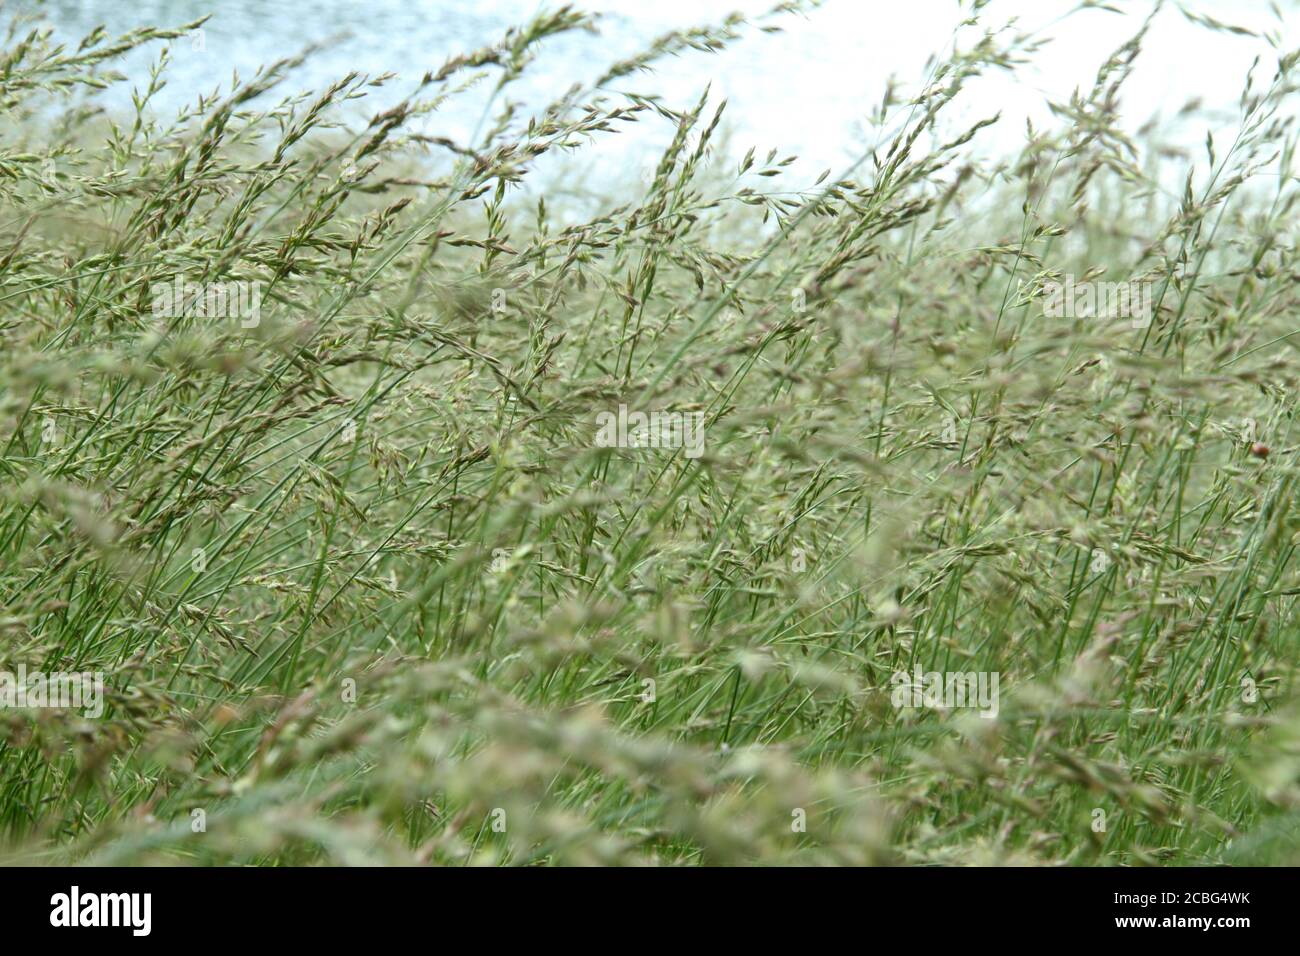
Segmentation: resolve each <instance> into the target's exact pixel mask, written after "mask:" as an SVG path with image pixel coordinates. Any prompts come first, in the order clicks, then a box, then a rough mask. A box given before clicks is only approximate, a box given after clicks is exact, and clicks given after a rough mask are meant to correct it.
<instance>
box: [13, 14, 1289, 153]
mask: <svg viewBox="0 0 1300 956" xmlns="http://www.w3.org/2000/svg"><path fill="white" fill-rule="evenodd" d="M552 6H554V4H552ZM579 6H581V7H583V8H585V9H588V10H593V11H597V12H600V13H601V14H602V16H601V18H600V32H599V34H598V35H592V34H587V33H576V34H568V35H564V36H561V37H557V38H554V39H552V40H551V41H549V42H548V43H547V44H546V46H545V47H544V49H543V52H542V54H541V55H540V56H539V58H538V59H537V61H536V63H535V64H533V66H532V67H530V69H529V71H528V74H527V76H529V77H530V79H529V80H528V81H527V82H526V83H524V84H521V85H520V86H519V88H518V89H517V90H516V91H515V92H514V93H513V94H512V96H513V97H514V98H517V99H522V100H523V101H524V102H526V103H527V104H529V105H533V106H537V105H541V104H543V103H545V102H547V101H549V100H550V99H551V98H554V97H556V96H558V95H559V94H561V93H562V92H563V91H564V90H565V89H567V87H568V86H569V85H570V84H571V83H573V82H574V81H575V80H588V81H589V80H592V79H594V78H595V77H597V76H598V75H600V73H602V72H603V70H604V69H605V68H606V67H607V66H608V65H609V64H611V63H613V62H614V61H616V60H619V59H623V58H626V57H628V56H631V55H633V54H634V53H637V52H639V51H640V50H642V49H644V48H645V46H646V45H647V44H648V43H649V42H650V41H651V40H652V39H653V38H654V37H655V36H658V35H660V34H661V33H663V32H665V31H667V30H669V29H673V28H681V27H686V26H692V25H697V24H704V23H709V22H717V21H719V20H720V19H721V18H722V17H723V16H725V15H726V14H727V13H728V12H730V11H732V10H739V11H741V12H743V13H745V14H746V15H748V16H751V17H754V18H757V17H759V16H760V15H761V14H762V13H763V12H764V11H766V10H767V9H768V8H769V7H770V6H771V3H770V0H762V2H754V0H656V2H653V3H651V2H647V0H592V2H586V3H580V4H579ZM1073 6H1074V4H1073V3H1071V2H1065V0H1060V2H1058V0H995V2H994V3H993V4H992V5H991V6H990V8H989V16H988V18H987V22H989V23H995V22H997V23H1000V22H1005V21H1006V20H1007V18H1009V17H1011V16H1013V15H1015V16H1019V17H1021V18H1022V23H1023V24H1025V25H1028V26H1031V27H1036V28H1038V27H1041V28H1043V29H1045V30H1046V35H1049V36H1054V37H1056V40H1055V42H1054V43H1053V44H1051V45H1049V46H1048V47H1047V48H1046V49H1045V50H1044V51H1043V52H1042V53H1040V54H1039V55H1038V56H1037V57H1036V58H1035V60H1034V61H1033V62H1031V63H1030V64H1028V66H1027V67H1026V68H1025V69H1024V70H1022V71H1021V72H1019V73H1018V74H1017V76H1016V77H1015V78H1014V79H1012V78H1010V77H1007V76H1000V75H990V76H988V77H984V78H981V79H980V80H979V81H977V83H976V84H975V86H974V87H973V88H972V91H971V93H970V94H969V95H967V96H964V97H963V99H962V100H959V101H958V103H956V104H954V106H955V107H956V109H955V111H954V114H953V117H952V122H953V126H954V128H955V127H956V126H957V125H959V124H960V123H961V122H970V121H973V120H974V119H977V118H981V117H984V116H988V115H991V114H992V113H994V112H997V111H999V110H1001V111H1002V112H1003V117H1004V118H1003V121H1002V122H1001V123H1000V124H999V125H998V126H997V127H995V128H993V129H991V130H988V131H985V132H984V133H982V134H981V138H980V140H979V142H982V143H983V144H984V146H985V148H986V150H989V151H994V152H996V151H999V150H1005V149H1007V148H1013V147H1014V146H1015V145H1017V144H1018V142H1019V141H1020V139H1021V138H1022V135H1023V130H1024V128H1025V118H1026V117H1030V118H1032V119H1034V121H1035V123H1037V124H1039V125H1044V124H1047V123H1050V122H1051V118H1050V113H1049V111H1048V109H1047V101H1048V99H1049V98H1055V99H1058V100H1063V99H1065V98H1066V97H1067V96H1068V94H1069V92H1070V90H1071V89H1073V88H1075V87H1076V86H1083V87H1084V88H1086V87H1087V86H1088V85H1089V84H1090V83H1091V80H1092V77H1093V75H1094V74H1095V72H1096V69H1097V66H1098V65H1099V64H1100V63H1101V62H1102V61H1103V60H1104V59H1105V57H1106V55H1107V54H1108V53H1109V52H1110V51H1111V50H1113V49H1114V48H1115V47H1116V46H1118V45H1119V43H1121V42H1122V41H1123V40H1124V39H1125V38H1127V37H1128V36H1129V35H1130V34H1131V33H1132V32H1133V30H1134V29H1136V26H1137V24H1138V22H1139V19H1140V14H1144V13H1145V12H1146V11H1147V10H1149V9H1150V6H1149V4H1146V3H1125V4H1124V6H1125V8H1126V9H1129V10H1131V12H1130V13H1129V14H1127V15H1125V16H1116V15H1113V14H1109V13H1105V12H1102V11H1089V12H1087V13H1085V14H1083V15H1081V16H1079V17H1076V18H1071V20H1070V21H1069V22H1068V25H1067V26H1066V27H1061V26H1059V25H1053V21H1055V20H1056V19H1057V18H1059V17H1060V16H1061V15H1062V14H1064V13H1065V12H1066V11H1068V10H1070V9H1071V8H1072V7H1073ZM539 8H540V4H539V3H538V2H536V0H477V2H473V3H467V2H450V0H425V2H410V0H365V2H355V0H312V2H310V3H290V2H281V3H275V2H267V0H221V2H219V3H218V2H216V0H166V2H164V0H136V2H133V3H131V4H123V3H121V2H120V0H55V2H49V3H34V2H19V3H16V4H11V6H10V8H9V9H11V10H16V11H22V12H25V13H32V14H34V15H36V16H38V17H41V18H43V19H44V21H46V22H47V23H48V24H49V25H51V26H52V27H53V28H54V29H55V30H56V35H57V36H59V37H60V38H62V39H74V40H75V39H79V38H80V36H82V35H83V34H84V33H85V32H87V31H88V30H89V29H90V28H91V27H92V26H94V25H96V24H100V23H102V24H104V25H105V26H106V27H107V28H108V30H109V32H110V33H113V34H115V33H120V32H125V31H127V30H130V29H132V28H135V27H140V26H145V25H155V26H177V25H180V24H182V23H185V22H187V21H190V20H193V19H197V18H198V17H200V16H202V15H204V14H206V13H210V12H211V13H213V16H212V19H211V20H210V21H209V22H208V24H207V25H206V27H205V29H204V36H203V47H204V49H203V50H201V51H200V50H196V49H194V48H193V46H192V44H191V43H188V42H186V41H181V42H178V43H177V44H176V45H175V47H174V51H175V62H174V63H173V65H172V66H171V67H170V68H169V70H168V73H167V77H168V87H167V89H166V90H164V91H163V94H162V95H161V96H159V97H158V99H157V100H156V105H157V107H158V108H159V110H161V111H167V110H173V111H174V110H176V109H178V108H179V107H181V106H182V105H183V104H186V103H190V102H192V101H193V100H194V98H195V97H196V96H197V95H198V94H200V93H210V92H212V91H214V90H216V89H218V88H223V87H227V86H228V84H229V82H230V79H231V75H232V73H233V72H238V73H239V74H240V75H241V76H244V77H248V76H251V75H252V74H253V73H254V71H256V69H257V68H258V67H259V66H262V65H264V64H266V63H269V62H272V61H273V60H276V59H278V58H281V57H284V56H290V55H293V54H295V53H298V52H300V51H301V50H302V49H303V48H304V47H305V46H306V45H308V44H311V43H328V44H329V46H328V48H327V49H325V50H324V51H322V52H320V53H318V54H316V55H315V56H313V57H312V58H311V59H309V60H308V62H307V63H306V64H304V65H303V66H302V67H301V68H300V69H298V70H297V71H296V72H295V73H294V74H293V76H292V77H291V81H290V82H289V83H288V84H287V85H286V87H285V89H286V91H288V90H297V89H317V88H319V87H321V86H323V85H324V84H326V83H328V82H329V81H331V80H333V79H336V78H338V77H340V76H341V75H343V74H345V73H347V72H348V71H350V70H359V71H362V72H365V73H370V74H376V75H377V74H381V73H385V72H394V73H396V74H398V79H396V80H394V81H393V82H392V83H391V84H390V85H389V86H388V87H387V88H385V89H381V90H378V91H376V92H375V95H374V99H373V107H371V108H372V109H377V108H380V107H382V106H383V105H385V104H387V103H391V102H393V101H394V100H396V99H400V98H401V97H402V96H403V95H404V94H405V93H406V92H407V91H408V90H409V89H410V88H411V86H412V85H413V84H414V83H415V82H416V81H417V80H418V78H419V77H420V76H421V75H422V74H423V73H424V72H425V71H426V70H430V69H436V68H437V67H438V66H440V65H441V64H442V62H443V61H444V60H445V59H446V58H447V57H448V56H451V55H453V54H456V53H459V52H464V51H467V50H472V49H475V48H477V47H480V46H483V45H487V44H489V43H492V42H494V41H495V40H497V39H499V38H500V36H501V35H502V33H503V32H504V31H505V30H506V29H507V28H508V27H510V26H512V25H515V24H519V23H521V22H523V21H525V20H526V19H528V18H529V17H530V16H532V15H533V14H535V13H536V12H537V11H538V9H539ZM1196 8H1197V9H1199V10H1201V11H1202V12H1208V13H1210V14H1211V15H1214V16H1217V17H1219V18H1220V19H1223V20H1227V21H1229V22H1232V23H1244V24H1246V25H1249V26H1253V27H1262V26H1266V25H1268V24H1270V23H1271V22H1272V15H1271V14H1270V12H1269V8H1268V5H1267V3H1266V2H1264V0H1259V2H1255V0H1231V2H1224V3H1200V4H1198V5H1196ZM959 16H960V11H959V9H958V7H957V5H956V4H955V3H953V2H952V0H909V2H907V3H898V2H895V0H888V2H872V0H829V2H827V3H826V4H825V5H824V6H823V7H821V8H819V9H817V10H815V11H813V12H812V13H810V14H809V15H808V16H807V17H806V18H805V17H797V16H796V17H784V18H782V19H781V20H780V21H779V22H781V23H782V24H783V25H784V26H785V28H786V29H785V32H784V33H781V34H776V35H766V34H762V33H759V32H758V31H757V30H752V31H750V32H748V33H747V35H746V38H745V39H743V40H741V41H738V42H737V43H736V44H735V45H734V46H732V47H731V48H729V49H727V50H725V51H724V52H722V53H720V54H717V55H709V54H705V53H697V52H690V53H688V54H686V55H683V56H681V57H679V58H675V59H670V60H667V61H665V62H663V63H662V64H661V65H660V67H659V68H658V69H657V72H656V73H655V74H654V75H650V76H646V75H640V76H634V77H630V78H626V79H623V80H620V81H619V82H617V83H615V84H613V87H614V89H615V90H635V91H637V92H646V93H650V92H653V93H661V94H663V95H664V97H665V101H666V102H667V103H668V104H669V105H671V106H673V107H675V108H686V107H688V106H690V105H692V104H693V103H694V102H695V101H696V100H697V99H698V98H699V96H700V94H701V93H702V92H703V91H704V89H705V88H706V87H710V86H711V92H712V99H713V101H714V102H715V103H716V102H718V101H720V100H721V99H722V98H723V97H726V98H728V100H729V104H728V110H727V114H726V116H727V121H726V123H725V127H724V128H725V129H726V131H727V133H728V137H727V149H728V151H729V152H730V153H732V154H734V155H736V156H739V155H740V154H743V153H744V151H745V150H746V149H748V148H749V147H750V146H756V147H757V152H758V154H759V156H763V155H765V153H766V152H767V150H768V149H770V148H777V149H779V150H781V151H782V154H783V155H788V154H789V153H798V154H799V156H800V161H799V163H797V164H796V165H795V166H794V167H792V170H793V171H794V172H795V174H796V175H806V176H807V177H808V178H809V179H811V178H812V177H815V176H816V175H817V174H818V173H819V172H821V170H823V169H827V168H830V169H832V170H834V171H835V172H839V171H841V170H842V169H843V168H844V167H845V166H847V165H848V164H849V163H851V162H852V161H853V160H854V159H855V158H857V157H859V156H860V155H861V154H862V152H863V149H864V144H867V143H869V142H871V141H872V139H873V137H874V135H875V134H874V133H871V132H870V130H869V129H867V128H866V126H865V125H864V122H863V121H864V118H865V117H866V116H867V115H868V114H869V113H870V112H871V111H872V110H873V109H874V107H875V105H876V104H877V103H878V102H879V101H880V98H881V95H882V92H883V90H884V88H885V86H886V83H887V82H888V80H889V78H890V76H891V75H896V76H897V77H898V78H899V79H900V80H901V81H902V82H903V84H904V87H903V88H904V89H908V88H909V86H910V88H915V84H916V82H917V81H918V80H919V79H920V78H921V77H922V75H923V71H924V67H925V61H926V58H927V57H928V56H929V55H931V54H932V53H940V52H942V51H943V50H944V49H945V48H946V47H947V46H948V45H949V44H950V42H951V35H952V29H953V26H954V25H955V24H956V22H957V20H958V19H959ZM1288 16H1290V15H1288ZM1159 23H1160V27H1159V30H1157V31H1156V32H1155V34H1154V36H1153V38H1152V40H1151V41H1150V42H1149V44H1148V51H1147V53H1146V54H1144V59H1143V60H1142V61H1140V62H1141V66H1140V67H1139V70H1138V72H1137V74H1136V75H1135V77H1134V84H1133V86H1132V88H1131V90H1130V93H1129V94H1128V96H1127V98H1126V100H1125V105H1126V109H1127V117H1128V125H1129V126H1130V128H1134V129H1135V128H1136V127H1137V126H1139V125H1140V124H1141V123H1142V122H1144V121H1145V120H1147V119H1148V118H1149V117H1150V116H1151V115H1152V114H1153V113H1157V112H1161V111H1163V112H1164V113H1166V114H1169V113H1172V112H1174V111H1176V110H1177V109H1178V108H1179V107H1180V106H1181V105H1182V104H1183V102H1185V101H1186V100H1187V99H1191V98H1193V97H1199V98H1200V99H1202V100H1203V101H1204V102H1206V103H1208V104H1210V105H1216V106H1222V107H1223V108H1224V109H1225V110H1227V109H1228V108H1229V107H1230V106H1231V104H1232V103H1233V102H1234V101H1235V98H1236V95H1237V93H1238V91H1239V90H1240V85H1241V78H1242V77H1243V76H1244V74H1245V71H1246V69H1247V68H1248V67H1249V64H1250V61H1251V58H1252V57H1253V56H1254V55H1256V54H1257V53H1260V52H1261V51H1262V52H1263V53H1264V54H1265V56H1266V60H1265V62H1267V55H1268V49H1267V47H1266V46H1265V45H1264V44H1263V43H1262V42H1260V41H1257V40H1253V39H1251V38H1242V37H1228V36H1222V35H1214V34H1209V33H1208V32H1206V31H1203V30H1200V29H1193V28H1192V27H1190V25H1188V24H1187V23H1186V22H1185V21H1184V19H1183V18H1182V17H1181V15H1179V13H1178V12H1177V11H1176V10H1173V9H1171V10H1167V11H1165V12H1164V13H1162V14H1161V20H1160V21H1159ZM1279 29H1280V31H1281V32H1282V33H1283V35H1284V36H1286V37H1290V38H1292V39H1293V38H1294V36H1295V33H1294V31H1293V30H1292V29H1291V23H1290V22H1287V23H1285V24H1283V26H1282V27H1280V28H1279ZM156 55H157V45H155V46H154V47H152V48H151V49H148V50H145V51H140V52H138V53H137V54H135V55H133V56H132V57H131V58H129V59H127V60H126V62H125V63H124V65H123V67H122V70H123V72H125V73H127V75H128V76H130V77H132V78H133V80H136V81H142V80H143V78H144V77H145V76H146V75H147V74H146V69H147V66H148V63H149V62H150V61H151V60H152V59H153V58H154V57H156ZM130 86H131V84H130V83H128V84H125V85H123V86H121V87H119V88H118V89H116V90H114V91H112V92H111V93H110V95H109V96H108V97H107V101H108V102H109V104H110V105H111V106H114V107H116V108H120V109H123V110H125V109H128V108H129V106H130V98H129V94H130ZM486 88H487V84H485V85H484V88H483V90H481V91H476V93H475V94H473V95H470V96H468V97H466V98H464V100H463V101H462V102H460V103H458V104H455V105H452V106H449V107H448V108H447V109H445V110H442V111H440V112H439V113H437V114H436V115H434V116H432V117H430V118H429V119H428V121H427V122H426V123H425V126H424V129H422V130H421V131H423V132H427V133H430V134H432V135H438V136H447V137H450V138H452V139H453V140H456V141H457V142H468V141H469V140H470V138H471V136H472V135H473V133H474V130H475V129H476V128H477V125H478V123H479V120H480V117H481V115H482V106H483V102H484V101H483V98H482V96H483V95H484V91H485V90H486ZM615 101H616V100H615ZM629 129H630V134H629V135H620V137H619V138H618V139H617V140H614V141H609V142H602V144H601V145H600V147H599V149H597V150H595V151H587V152H586V154H585V158H584V159H583V160H581V161H582V162H585V163H587V166H586V167H585V168H584V170H583V175H584V176H592V177H596V178H598V179H599V178H601V177H607V178H615V179H616V178H618V177H619V176H623V175H626V174H627V173H628V172H629V171H630V170H639V169H641V168H644V166H645V165H647V164H648V163H650V162H651V161H652V159H651V157H652V156H653V154H654V152H655V151H656V150H659V149H662V148H663V146H664V145H665V144H666V143H667V141H668V140H669V139H670V138H671V133H672V130H671V128H670V127H669V126H668V124H667V123H666V122H663V121H647V122H646V123H644V124H638V125H637V126H636V127H630V128H629ZM1203 137H1204V131H1203V129H1202V130H1199V131H1197V132H1195V133H1194V134H1190V135H1189V140H1188V142H1189V143H1192V142H1195V141H1199V140H1201V139H1203ZM569 173H570V174H572V170H571V169H570V170H569Z"/></svg>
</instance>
